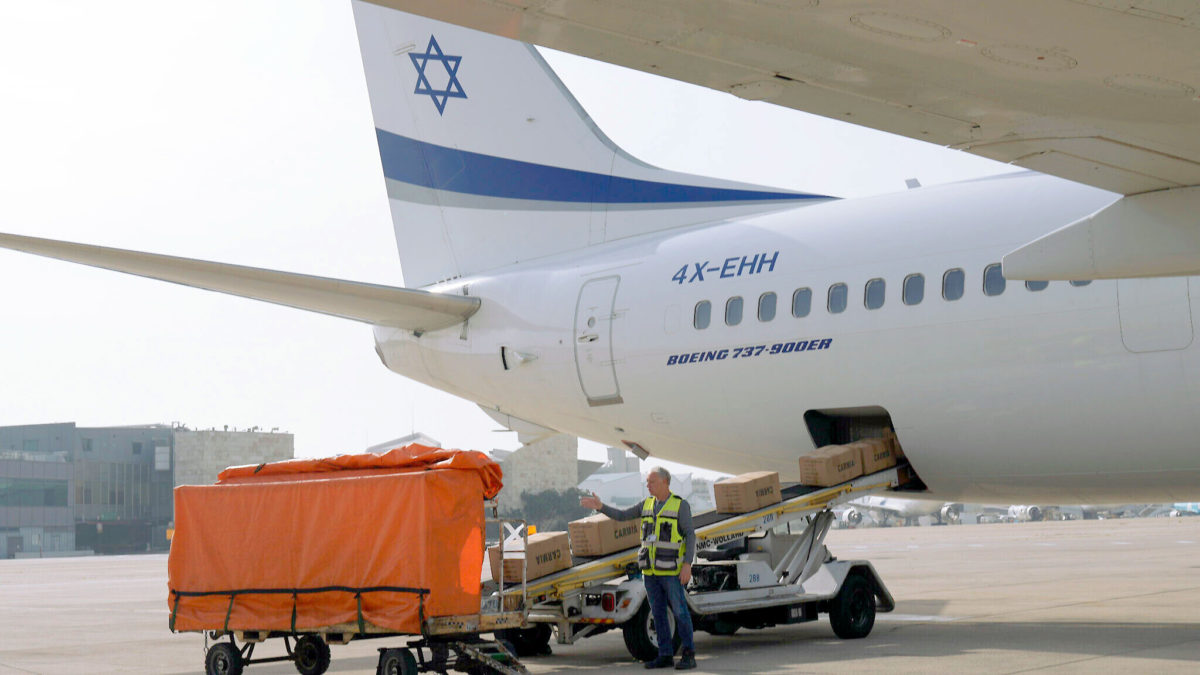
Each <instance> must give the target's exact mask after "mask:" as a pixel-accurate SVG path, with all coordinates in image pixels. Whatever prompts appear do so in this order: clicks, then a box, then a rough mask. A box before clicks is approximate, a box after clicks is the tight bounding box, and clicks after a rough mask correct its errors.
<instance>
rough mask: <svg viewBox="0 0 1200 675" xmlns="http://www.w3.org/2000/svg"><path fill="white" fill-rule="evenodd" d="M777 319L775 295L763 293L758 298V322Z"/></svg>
mask: <svg viewBox="0 0 1200 675" xmlns="http://www.w3.org/2000/svg"><path fill="white" fill-rule="evenodd" d="M774 318H775V294H774V293H763V294H762V295H760V296H758V320H759V321H770V320H772V319H774Z"/></svg>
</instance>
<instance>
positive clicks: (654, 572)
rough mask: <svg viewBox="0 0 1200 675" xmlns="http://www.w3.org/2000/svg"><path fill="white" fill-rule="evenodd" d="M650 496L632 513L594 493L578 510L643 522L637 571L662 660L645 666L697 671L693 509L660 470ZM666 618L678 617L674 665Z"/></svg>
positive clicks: (653, 473)
mask: <svg viewBox="0 0 1200 675" xmlns="http://www.w3.org/2000/svg"><path fill="white" fill-rule="evenodd" d="M646 489H647V490H649V491H650V496H649V497H647V498H646V500H645V501H644V502H642V503H641V504H635V505H634V506H631V507H629V508H627V509H616V508H613V507H611V506H606V505H605V504H604V503H603V502H601V501H600V499H599V498H598V497H597V496H596V495H595V494H594V493H593V494H592V495H591V496H590V497H583V498H582V499H580V500H579V504H580V505H581V506H584V507H586V508H589V509H595V510H597V511H599V512H601V513H603V514H604V515H606V516H608V517H609V518H612V519H613V520H633V519H634V518H641V521H642V547H641V549H639V550H638V567H639V568H640V569H641V570H642V578H643V580H644V581H645V584H646V597H647V598H649V600H650V611H651V612H653V614H654V630H655V633H657V636H658V657H657V658H655V659H653V660H651V661H647V662H646V667H647V668H670V667H671V666H675V669H676V670H691V669H693V668H695V667H696V645H695V643H694V642H693V641H692V615H691V614H690V613H689V612H688V606H687V598H686V597H684V590H683V586H684V584H687V582H688V581H690V580H691V578H692V559H693V558H694V556H695V551H696V533H695V531H694V530H693V529H692V507H691V506H689V505H688V503H687V501H686V500H684V499H683V498H681V497H680V496H679V495H676V494H674V493H672V492H671V472H669V471H667V470H666V469H664V468H662V467H661V466H656V467H654V468H653V469H650V473H649V474H648V475H647V476H646ZM667 612H671V613H672V614H674V615H675V628H676V630H677V631H678V632H679V638H680V641H681V642H682V643H683V651H682V652H681V653H680V656H679V663H675V658H674V656H675V650H674V641H673V638H672V636H671V624H670V622H669V620H668V618H667Z"/></svg>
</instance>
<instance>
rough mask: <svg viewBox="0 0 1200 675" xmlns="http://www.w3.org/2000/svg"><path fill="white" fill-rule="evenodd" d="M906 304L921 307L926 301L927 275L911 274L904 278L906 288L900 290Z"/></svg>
mask: <svg viewBox="0 0 1200 675" xmlns="http://www.w3.org/2000/svg"><path fill="white" fill-rule="evenodd" d="M900 295H901V296H902V298H901V299H902V300H904V304H906V305H919V304H921V301H922V300H924V299H925V275H924V274H910V275H908V276H906V277H904V287H903V288H902V289H900Z"/></svg>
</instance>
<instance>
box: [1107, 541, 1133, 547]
mask: <svg viewBox="0 0 1200 675" xmlns="http://www.w3.org/2000/svg"><path fill="white" fill-rule="evenodd" d="M1112 545H1113V546H1133V544H1131V543H1130V542H1127V541H1114V542H1113V543H1112Z"/></svg>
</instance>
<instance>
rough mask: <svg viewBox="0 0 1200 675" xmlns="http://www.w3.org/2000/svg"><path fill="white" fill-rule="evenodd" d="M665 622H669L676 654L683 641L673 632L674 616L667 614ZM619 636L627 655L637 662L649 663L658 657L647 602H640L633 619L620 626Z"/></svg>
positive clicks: (655, 636)
mask: <svg viewBox="0 0 1200 675" xmlns="http://www.w3.org/2000/svg"><path fill="white" fill-rule="evenodd" d="M667 620H668V621H670V622H671V635H672V636H673V637H674V640H673V642H674V643H675V644H674V647H675V649H674V651H675V652H678V651H679V646H680V645H681V644H683V639H682V638H681V637H679V633H678V632H676V631H675V615H674V614H671V613H670V612H667ZM621 634H622V635H623V636H624V637H625V648H626V649H628V650H629V655H630V656H632V657H633V658H635V659H637V660H638V661H649V660H651V659H653V658H655V657H656V656H658V633H657V632H655V630H654V613H653V612H651V611H650V601H649V600H646V601H644V602H642V606H641V607H640V608H638V611H637V614H634V615H633V618H631V619H630V620H628V621H626V622H625V623H623V624H621Z"/></svg>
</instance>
